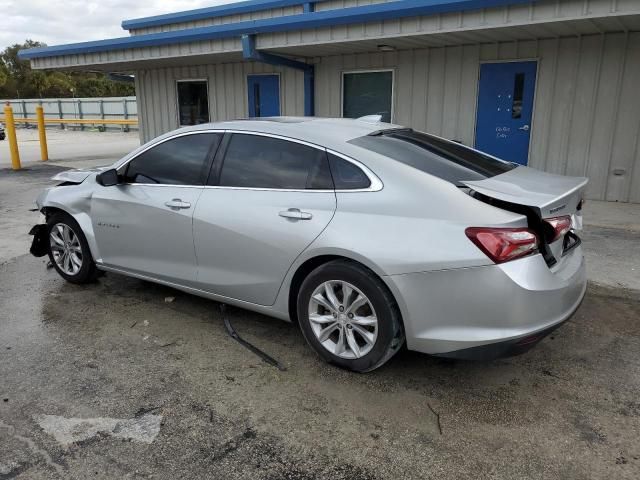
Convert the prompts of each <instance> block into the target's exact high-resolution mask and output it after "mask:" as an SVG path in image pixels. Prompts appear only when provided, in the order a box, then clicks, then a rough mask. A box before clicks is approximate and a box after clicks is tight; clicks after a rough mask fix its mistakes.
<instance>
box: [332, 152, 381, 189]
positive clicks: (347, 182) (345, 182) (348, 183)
mask: <svg viewBox="0 0 640 480" xmlns="http://www.w3.org/2000/svg"><path fill="white" fill-rule="evenodd" d="M328 155H329V164H330V165H331V175H333V183H334V185H335V187H336V190H357V189H361V188H369V186H371V180H369V177H367V176H366V175H365V174H364V172H363V171H362V170H360V168H358V167H357V166H356V165H354V164H353V163H351V162H348V161H346V160H345V159H343V158H340V157H338V156H337V155H334V154H332V153H329V154H328Z"/></svg>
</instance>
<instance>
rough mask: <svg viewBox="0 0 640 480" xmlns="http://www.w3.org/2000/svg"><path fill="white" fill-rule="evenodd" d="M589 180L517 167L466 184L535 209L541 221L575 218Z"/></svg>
mask: <svg viewBox="0 0 640 480" xmlns="http://www.w3.org/2000/svg"><path fill="white" fill-rule="evenodd" d="M588 181H589V179H588V178H585V177H567V176H565V175H556V174H553V173H547V172H541V171H540V170H536V169H534V168H528V167H517V168H514V169H513V170H509V171H508V172H506V173H502V174H500V175H496V176H495V177H491V178H487V179H485V180H474V181H463V182H462V183H463V184H464V185H466V186H467V187H469V188H471V189H473V190H475V191H476V192H478V193H481V194H482V195H486V196H487V197H491V198H495V199H497V200H502V201H505V202H509V203H515V204H519V205H526V206H529V207H533V208H535V209H536V211H537V212H538V214H539V215H540V217H541V218H550V217H557V216H560V215H572V214H574V213H576V209H577V207H578V204H579V203H580V201H581V200H582V196H583V190H584V187H585V186H586V185H587V183H588Z"/></svg>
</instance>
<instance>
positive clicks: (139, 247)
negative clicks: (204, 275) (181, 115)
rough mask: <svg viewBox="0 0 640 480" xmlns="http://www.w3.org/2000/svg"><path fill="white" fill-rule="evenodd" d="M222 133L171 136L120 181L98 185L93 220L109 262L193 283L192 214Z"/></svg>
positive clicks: (137, 161)
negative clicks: (110, 184) (102, 185)
mask: <svg viewBox="0 0 640 480" xmlns="http://www.w3.org/2000/svg"><path fill="white" fill-rule="evenodd" d="M222 136H223V133H222V132H218V133H215V132H208V133H192V134H188V135H182V136H179V137H173V138H170V139H168V140H166V141H164V142H162V143H160V144H157V145H155V146H153V147H152V148H150V149H148V150H146V151H144V152H142V153H141V154H139V155H138V156H137V157H135V158H134V159H133V160H131V161H130V162H129V163H127V164H126V165H124V166H122V167H121V168H120V169H119V173H120V174H121V175H122V183H121V184H119V185H114V186H110V187H103V188H97V189H95V192H94V194H93V197H92V200H91V220H92V222H93V231H94V232H95V236H96V242H97V244H98V249H99V252H100V256H101V258H102V262H103V263H104V264H105V265H106V266H110V267H115V268H118V269H121V270H126V271H130V272H133V273H138V274H144V275H149V276H152V277H154V278H159V279H163V280H166V281H173V282H177V283H180V284H193V282H194V281H195V279H196V259H195V251H194V247H193V230H192V217H193V212H194V209H195V206H196V203H197V201H198V198H199V197H200V195H201V194H202V191H203V189H204V183H205V175H206V173H207V172H208V170H209V168H210V164H211V159H212V156H213V153H214V152H215V149H216V148H217V146H218V145H219V143H220V141H221V139H222Z"/></svg>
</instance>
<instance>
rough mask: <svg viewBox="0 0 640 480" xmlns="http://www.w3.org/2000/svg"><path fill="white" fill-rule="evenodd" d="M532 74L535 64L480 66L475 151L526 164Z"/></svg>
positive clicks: (509, 63)
mask: <svg viewBox="0 0 640 480" xmlns="http://www.w3.org/2000/svg"><path fill="white" fill-rule="evenodd" d="M536 71H537V63H536V62H506V63H484V64H482V65H481V67H480V88H479V92H478V113H477V117H476V148H477V149H478V150H482V151H484V152H487V153H490V154H491V155H494V156H496V157H498V158H502V159H504V160H508V161H510V162H517V163H519V164H521V165H526V164H527V161H528V159H529V139H530V136H531V118H532V115H533V95H534V91H535V86H536Z"/></svg>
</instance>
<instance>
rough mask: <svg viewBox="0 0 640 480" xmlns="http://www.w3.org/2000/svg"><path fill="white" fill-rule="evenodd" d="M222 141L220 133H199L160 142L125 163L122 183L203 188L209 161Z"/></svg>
mask: <svg viewBox="0 0 640 480" xmlns="http://www.w3.org/2000/svg"><path fill="white" fill-rule="evenodd" d="M221 138H222V134H221V133H198V134H194V135H184V136H182V137H177V138H173V139H171V140H167V141H166V142H162V143H161V144H159V145H157V146H155V147H152V148H150V149H149V150H147V151H146V152H144V153H141V154H140V155H138V156H137V157H136V158H134V159H133V160H131V161H130V162H129V163H128V165H127V170H126V172H125V175H124V176H125V181H127V182H130V183H160V184H168V185H203V184H204V176H205V173H206V170H207V168H208V166H209V162H208V160H209V158H210V155H213V153H214V152H215V149H216V148H217V147H218V145H219V144H220V140H221Z"/></svg>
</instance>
